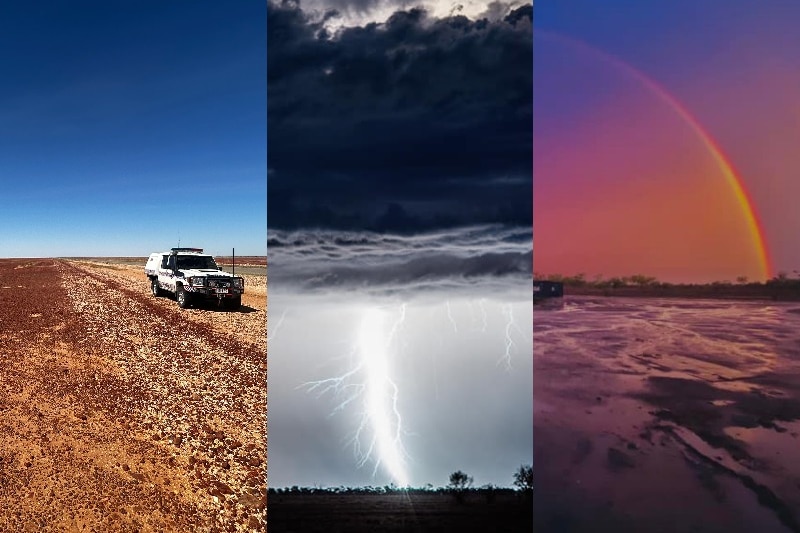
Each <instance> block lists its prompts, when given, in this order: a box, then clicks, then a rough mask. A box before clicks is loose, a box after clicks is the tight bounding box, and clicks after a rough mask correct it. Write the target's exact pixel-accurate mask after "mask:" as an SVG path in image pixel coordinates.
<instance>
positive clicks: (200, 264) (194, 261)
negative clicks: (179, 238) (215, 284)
mask: <svg viewBox="0 0 800 533" xmlns="http://www.w3.org/2000/svg"><path fill="white" fill-rule="evenodd" d="M178 268H179V269H189V268H213V269H214V270H218V269H219V267H217V263H216V262H215V261H214V258H213V257H211V256H208V255H179V256H178Z"/></svg>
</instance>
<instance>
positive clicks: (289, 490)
mask: <svg viewBox="0 0 800 533" xmlns="http://www.w3.org/2000/svg"><path fill="white" fill-rule="evenodd" d="M462 490H463V491H464V492H468V493H470V494H479V495H486V494H489V493H491V494H496V495H498V496H499V495H502V494H505V495H512V494H518V493H520V490H518V489H514V488H508V487H502V488H501V487H495V486H493V485H484V486H481V487H470V488H465V489H462ZM452 492H453V489H452V488H450V487H430V486H428V487H397V486H394V485H386V486H383V487H372V486H367V487H298V486H294V487H285V488H269V489H268V493H269V494H328V495H330V494H362V495H363V494H401V493H402V494H417V495H425V494H452Z"/></svg>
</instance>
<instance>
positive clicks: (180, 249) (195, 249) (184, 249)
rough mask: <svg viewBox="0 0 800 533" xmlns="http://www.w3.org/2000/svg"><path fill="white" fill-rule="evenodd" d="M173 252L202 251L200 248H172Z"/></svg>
mask: <svg viewBox="0 0 800 533" xmlns="http://www.w3.org/2000/svg"><path fill="white" fill-rule="evenodd" d="M172 251H173V252H200V253H203V249H202V248H172Z"/></svg>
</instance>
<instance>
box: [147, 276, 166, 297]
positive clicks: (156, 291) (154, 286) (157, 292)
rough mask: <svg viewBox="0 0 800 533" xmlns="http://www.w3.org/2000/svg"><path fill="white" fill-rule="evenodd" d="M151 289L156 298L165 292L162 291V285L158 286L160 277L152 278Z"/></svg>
mask: <svg viewBox="0 0 800 533" xmlns="http://www.w3.org/2000/svg"><path fill="white" fill-rule="evenodd" d="M150 290H151V291H152V292H153V296H155V297H156V298H158V297H159V296H161V295H163V294H164V291H162V290H161V287H159V286H158V278H153V279H152V280H150Z"/></svg>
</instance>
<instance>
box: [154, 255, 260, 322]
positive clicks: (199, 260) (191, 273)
mask: <svg viewBox="0 0 800 533" xmlns="http://www.w3.org/2000/svg"><path fill="white" fill-rule="evenodd" d="M144 273H145V274H147V277H148V278H149V279H150V287H151V290H152V291H153V296H156V297H158V296H161V295H162V294H164V293H165V292H170V293H173V294H174V295H175V299H176V300H177V301H178V305H179V306H181V308H183V309H185V308H187V307H189V306H190V305H191V304H192V302H194V301H198V300H215V301H217V303H219V304H222V305H224V306H225V307H227V308H229V309H238V308H239V306H240V305H241V303H242V294H244V279H243V278H242V277H240V276H234V275H233V274H229V273H228V272H224V271H222V270H220V268H219V267H218V266H217V263H216V261H214V258H213V257H212V256H210V255H208V254H204V253H203V249H202V248H172V250H171V251H169V252H158V253H154V254H150V257H149V258H148V259H147V264H146V265H145V266H144Z"/></svg>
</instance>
